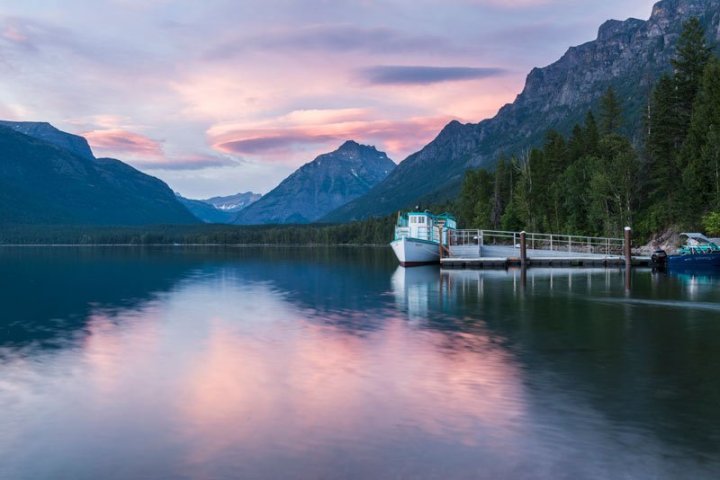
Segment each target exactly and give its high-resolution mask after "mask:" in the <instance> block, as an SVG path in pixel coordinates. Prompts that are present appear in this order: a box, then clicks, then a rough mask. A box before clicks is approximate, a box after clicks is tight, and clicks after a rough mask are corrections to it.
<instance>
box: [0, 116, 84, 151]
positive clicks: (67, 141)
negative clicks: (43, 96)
mask: <svg viewBox="0 0 720 480" xmlns="http://www.w3.org/2000/svg"><path fill="white" fill-rule="evenodd" d="M0 126H3V127H8V128H12V129H13V130H15V131H16V132H20V133H23V134H25V135H28V136H30V137H33V138H37V139H38V140H43V141H45V142H48V143H51V144H53V145H55V146H57V147H60V148H62V149H64V150H67V151H69V152H72V153H74V154H76V155H80V156H81V157H84V158H87V159H90V160H92V159H94V158H95V155H94V154H93V152H92V150H91V149H90V145H89V144H88V142H87V140H86V139H85V138H84V137H81V136H79V135H73V134H72V133H67V132H63V131H62V130H58V129H57V128H55V127H53V126H52V125H50V124H49V123H48V122H14V121H10V120H0Z"/></svg>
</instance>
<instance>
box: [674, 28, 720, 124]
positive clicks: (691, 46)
mask: <svg viewBox="0 0 720 480" xmlns="http://www.w3.org/2000/svg"><path fill="white" fill-rule="evenodd" d="M711 55H712V54H711V48H710V47H709V46H708V44H707V41H706V38H705V29H704V28H703V26H702V24H701V23H700V20H699V19H698V18H691V19H690V20H688V21H687V22H685V24H684V25H683V31H682V33H681V34H680V38H679V39H678V43H677V47H676V53H675V58H674V59H673V60H672V66H673V69H674V76H673V82H674V84H675V96H676V104H675V108H676V112H675V113H676V115H677V117H678V122H679V124H680V125H682V126H684V128H685V132H686V131H687V128H688V127H689V126H690V118H691V115H692V108H693V104H694V103H695V95H696V94H697V91H698V88H699V87H700V81H701V80H702V77H703V71H704V70H705V65H707V62H708V61H709V60H710V57H711ZM685 132H682V133H685Z"/></svg>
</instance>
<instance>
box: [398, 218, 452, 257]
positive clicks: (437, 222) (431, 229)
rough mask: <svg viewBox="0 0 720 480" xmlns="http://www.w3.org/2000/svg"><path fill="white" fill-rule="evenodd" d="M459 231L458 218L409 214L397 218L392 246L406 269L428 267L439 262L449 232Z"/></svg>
mask: <svg viewBox="0 0 720 480" xmlns="http://www.w3.org/2000/svg"><path fill="white" fill-rule="evenodd" d="M455 228H457V224H456V222H455V218H454V217H453V216H452V215H450V214H447V213H444V214H442V215H433V214H432V213H430V212H408V213H404V214H399V215H398V221H397V224H396V225H395V237H394V239H393V241H392V242H391V243H390V246H391V247H392V249H393V252H395V256H397V258H398V260H399V261H400V265H402V266H404V267H412V266H417V265H428V264H432V263H438V262H439V261H440V252H441V249H442V248H443V245H447V243H448V232H449V231H450V230H454V229H455Z"/></svg>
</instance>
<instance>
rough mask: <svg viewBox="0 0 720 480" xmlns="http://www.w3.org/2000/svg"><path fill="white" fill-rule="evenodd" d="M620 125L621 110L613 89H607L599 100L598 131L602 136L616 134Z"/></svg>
mask: <svg viewBox="0 0 720 480" xmlns="http://www.w3.org/2000/svg"><path fill="white" fill-rule="evenodd" d="M621 124H622V108H621V106H620V101H619V100H618V98H617V95H615V89H614V88H612V87H609V88H608V89H607V90H606V91H605V94H604V95H603V96H602V98H600V131H601V133H602V134H603V135H609V134H611V133H617V132H618V131H619V130H620V126H621Z"/></svg>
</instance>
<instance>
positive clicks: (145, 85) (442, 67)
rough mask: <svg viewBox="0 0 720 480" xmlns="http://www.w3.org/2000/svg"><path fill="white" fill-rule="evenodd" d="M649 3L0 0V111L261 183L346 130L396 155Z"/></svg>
mask: <svg viewBox="0 0 720 480" xmlns="http://www.w3.org/2000/svg"><path fill="white" fill-rule="evenodd" d="M653 3H654V2H653V1H648V0H604V1H597V0H572V1H571V0H504V1H503V0H385V1H376V0H357V1H343V0H302V1H290V0H24V1H10V0H3V1H2V2H1V3H0V69H1V70H0V71H2V75H0V118H1V119H5V120H24V121H48V122H51V123H52V124H53V125H55V126H56V127H58V128H60V129H61V130H65V131H68V132H71V133H76V134H79V135H83V136H85V137H86V138H87V139H88V141H89V142H90V145H91V147H92V148H93V151H94V152H95V154H96V156H109V157H113V158H118V159H120V160H123V161H125V162H127V163H129V164H131V165H133V166H135V167H136V168H139V169H140V170H142V171H144V172H146V173H149V174H151V175H154V176H156V177H159V178H161V179H163V180H164V181H165V182H167V183H168V184H169V185H170V187H171V188H173V189H174V190H175V191H178V192H180V193H181V194H183V195H185V196H187V197H190V198H205V197H210V196H215V195H228V194H233V193H237V192H243V191H248V190H251V191H254V192H258V193H266V192H268V191H269V190H271V189H272V188H273V187H274V186H276V185H277V184H278V183H279V182H280V181H281V180H282V179H283V178H285V177H286V176H287V175H289V174H290V173H292V172H293V171H294V170H295V169H296V168H297V167H299V166H300V165H302V164H304V163H307V162H309V161H311V160H312V159H313V158H314V157H315V156H317V155H318V154H321V153H325V152H329V151H332V150H334V149H336V148H337V147H338V146H339V145H340V144H342V143H343V141H345V140H349V139H352V140H356V141H358V142H360V143H363V144H368V145H375V146H376V147H377V148H378V149H379V150H382V151H385V152H387V154H388V155H389V156H390V158H392V159H393V160H394V161H395V162H396V163H399V162H400V161H402V160H403V159H405V157H407V156H408V155H409V154H411V153H413V152H415V151H417V150H419V149H421V148H422V147H423V146H424V145H425V144H427V143H428V142H429V141H431V140H432V139H433V138H434V137H435V136H436V135H437V133H438V132H439V131H440V130H441V129H442V127H443V126H444V125H445V124H446V123H448V122H449V121H450V120H453V119H457V120H460V121H461V122H478V121H480V120H482V119H485V118H489V117H492V116H494V115H495V113H496V112H497V110H498V109H499V108H500V107H501V106H502V105H504V104H506V103H509V102H512V101H513V99H514V98H515V97H516V95H517V94H519V93H520V92H521V91H522V88H523V84H524V81H525V77H526V75H527V73H528V72H529V71H530V70H531V69H532V68H533V67H542V66H545V65H548V64H550V63H552V62H554V61H555V60H557V59H559V58H560V56H562V54H563V53H564V52H565V51H566V50H567V48H568V47H570V46H572V45H578V44H582V43H584V42H587V41H590V40H593V39H594V38H595V37H596V35H597V29H598V27H599V26H600V24H601V23H602V22H604V21H605V20H607V19H611V18H613V19H626V18H628V17H635V18H641V19H647V18H648V17H649V16H650V13H651V10H652V4H653Z"/></svg>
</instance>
